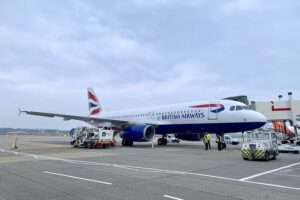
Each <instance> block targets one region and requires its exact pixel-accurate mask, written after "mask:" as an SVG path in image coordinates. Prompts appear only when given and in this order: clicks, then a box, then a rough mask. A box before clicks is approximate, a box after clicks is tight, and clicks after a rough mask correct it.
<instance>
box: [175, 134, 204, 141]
mask: <svg viewBox="0 0 300 200" xmlns="http://www.w3.org/2000/svg"><path fill="white" fill-rule="evenodd" d="M175 136H176V137H177V138H179V139H182V140H187V141H200V140H201V139H202V138H203V134H201V133H185V134H184V133H178V134H176V135H175Z"/></svg>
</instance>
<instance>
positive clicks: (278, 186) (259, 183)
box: [238, 180, 300, 191]
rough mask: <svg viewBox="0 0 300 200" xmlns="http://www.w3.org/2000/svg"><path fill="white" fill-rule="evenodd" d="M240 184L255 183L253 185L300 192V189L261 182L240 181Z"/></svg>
mask: <svg viewBox="0 0 300 200" xmlns="http://www.w3.org/2000/svg"><path fill="white" fill-rule="evenodd" d="M238 181H239V180H238ZM240 182H242V183H253V184H256V185H266V186H271V187H277V188H284V189H291V190H298V191H300V188H296V187H289V186H284V185H275V184H270V183H261V182H255V181H240Z"/></svg>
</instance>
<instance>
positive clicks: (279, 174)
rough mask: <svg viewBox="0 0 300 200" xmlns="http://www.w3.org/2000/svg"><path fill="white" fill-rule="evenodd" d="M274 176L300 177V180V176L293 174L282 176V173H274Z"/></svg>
mask: <svg viewBox="0 0 300 200" xmlns="http://www.w3.org/2000/svg"><path fill="white" fill-rule="evenodd" d="M272 174H276V175H281V176H292V177H298V178H300V176H298V175H293V174H281V173H272Z"/></svg>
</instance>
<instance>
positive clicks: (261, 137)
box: [242, 131, 279, 161]
mask: <svg viewBox="0 0 300 200" xmlns="http://www.w3.org/2000/svg"><path fill="white" fill-rule="evenodd" d="M278 155H279V151H278V144H277V136H276V133H274V132H272V131H253V132H247V135H246V139H245V137H244V143H243V146H242V157H243V159H244V160H250V159H252V160H254V159H259V160H265V161H268V160H270V159H272V160H276V157H277V156H278Z"/></svg>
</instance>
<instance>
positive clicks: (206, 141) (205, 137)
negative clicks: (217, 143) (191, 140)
mask: <svg viewBox="0 0 300 200" xmlns="http://www.w3.org/2000/svg"><path fill="white" fill-rule="evenodd" d="M203 142H204V143H205V144H206V143H208V138H207V134H205V135H204V138H203Z"/></svg>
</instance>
